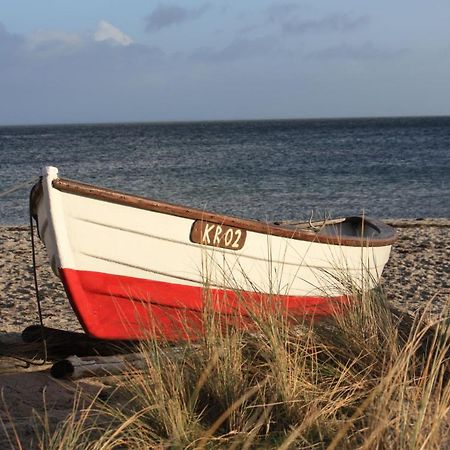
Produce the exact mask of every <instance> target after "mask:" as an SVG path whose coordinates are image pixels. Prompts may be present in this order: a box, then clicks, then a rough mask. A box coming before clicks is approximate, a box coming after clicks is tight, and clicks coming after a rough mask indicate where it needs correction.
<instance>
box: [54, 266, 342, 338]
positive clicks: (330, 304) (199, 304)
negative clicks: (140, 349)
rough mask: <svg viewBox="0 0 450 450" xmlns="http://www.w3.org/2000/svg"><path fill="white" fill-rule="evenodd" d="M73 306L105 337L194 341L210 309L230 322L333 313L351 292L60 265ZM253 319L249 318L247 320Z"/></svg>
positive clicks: (89, 326)
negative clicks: (310, 293)
mask: <svg viewBox="0 0 450 450" xmlns="http://www.w3.org/2000/svg"><path fill="white" fill-rule="evenodd" d="M60 275H61V279H62V281H63V283H64V286H65V288H66V291H67V295H68V297H69V299H70V302H71V304H72V307H73V309H74V311H75V313H76V314H77V316H78V318H79V320H80V323H81V324H82V326H83V328H84V329H85V331H86V332H87V333H89V334H90V335H92V336H95V337H98V338H102V339H142V338H145V337H152V336H156V337H161V338H164V339H169V340H180V339H188V338H189V339H191V338H195V337H196V336H198V334H199V333H202V332H203V320H202V317H203V314H204V311H205V307H207V308H210V309H211V310H212V311H215V312H217V313H220V315H221V317H222V318H223V319H224V321H225V322H227V323H231V322H232V323H233V324H237V323H238V324H243V323H244V322H246V321H247V322H249V321H251V320H250V319H249V313H251V314H259V313H261V312H262V311H274V310H279V311H282V312H287V313H289V314H292V315H294V316H304V315H314V316H320V315H328V314H331V313H333V311H336V309H337V308H339V305H342V304H344V303H347V301H348V297H347V296H344V295H343V296H339V297H325V296H324V297H305V296H288V295H271V294H262V293H258V292H246V291H234V290H220V289H211V288H208V289H207V288H203V287H199V286H188V285H183V284H174V283H167V282H161V281H153V280H146V279H141V278H134V277H126V276H122V275H112V274H107V273H101V272H92V271H81V270H74V269H60ZM245 318H247V319H245Z"/></svg>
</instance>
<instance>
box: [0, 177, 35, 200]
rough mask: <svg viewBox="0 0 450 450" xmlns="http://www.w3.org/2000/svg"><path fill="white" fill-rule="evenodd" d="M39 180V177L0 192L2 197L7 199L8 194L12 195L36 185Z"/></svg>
mask: <svg viewBox="0 0 450 450" xmlns="http://www.w3.org/2000/svg"><path fill="white" fill-rule="evenodd" d="M38 180H39V177H38V178H36V177H33V178H30V179H29V180H27V181H22V182H21V183H18V184H15V185H13V186H11V187H9V188H8V189H6V191H3V192H0V197H5V196H7V195H8V194H12V193H13V192H16V191H19V190H20V189H23V188H26V187H29V186H30V185H31V184H34V183H36V182H37V181H38Z"/></svg>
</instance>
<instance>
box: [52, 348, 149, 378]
mask: <svg viewBox="0 0 450 450" xmlns="http://www.w3.org/2000/svg"><path fill="white" fill-rule="evenodd" d="M145 367H147V362H146V359H145V357H144V356H143V355H142V354H140V353H128V354H124V355H116V356H91V357H82V358H79V357H78V356H69V357H68V358H66V359H63V360H62V361H58V362H56V363H55V364H53V366H52V368H51V370H50V373H51V375H52V376H53V377H54V378H71V379H73V380H76V379H79V378H84V377H101V376H108V375H118V374H121V373H123V372H126V371H129V370H139V369H144V368H145Z"/></svg>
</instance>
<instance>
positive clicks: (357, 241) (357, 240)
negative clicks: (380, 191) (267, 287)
mask: <svg viewBox="0 0 450 450" xmlns="http://www.w3.org/2000/svg"><path fill="white" fill-rule="evenodd" d="M39 184H40V183H39ZM53 187H54V188H55V189H57V190H59V191H61V192H65V193H67V194H73V195H79V196H82V197H87V198H91V199H95V200H100V201H105V202H109V203H115V204H118V205H123V206H128V207H132V208H138V209H143V210H147V211H154V212H159V213H163V214H169V215H173V216H178V217H184V218H187V219H193V220H203V221H208V222H213V223H216V224H220V225H225V226H230V227H236V228H241V229H244V230H247V231H252V232H255V233H263V234H269V235H272V236H279V237H283V238H289V239H297V240H304V241H310V242H319V243H326V244H332V245H343V246H352V247H360V246H369V247H382V246H387V245H392V244H393V242H395V239H396V235H395V231H394V229H393V228H391V227H389V226H387V225H385V224H384V223H382V222H380V221H377V220H375V219H368V218H366V217H364V218H362V217H359V216H356V217H350V218H347V219H346V220H345V221H346V222H350V223H352V221H353V223H355V222H356V221H359V222H361V221H363V223H362V226H363V227H370V228H372V229H374V230H375V231H376V233H377V234H376V235H375V236H371V237H370V238H368V237H361V236H349V235H339V234H335V235H327V234H325V233H323V234H321V233H320V232H316V231H314V230H305V229H303V228H302V227H295V225H294V226H292V225H291V226H287V225H286V226H283V225H275V224H270V223H265V222H259V221H257V220H250V219H240V218H236V217H232V216H227V215H222V214H216V213H212V212H206V211H203V210H200V209H195V208H188V207H185V206H180V205H175V204H171V203H166V202H161V201H157V200H152V199H148V198H145V197H141V196H135V195H130V194H125V193H123V192H119V191H114V190H111V189H106V188H101V187H98V186H94V185H90V184H85V183H80V182H78V181H73V180H68V179H64V178H57V179H55V180H53ZM33 190H34V195H32V205H31V206H32V209H33V206H34V205H35V204H36V202H37V200H38V197H39V196H40V193H39V190H40V189H39V186H37V185H35V187H34V188H33ZM342 223H343V222H342ZM330 226H333V225H330ZM322 231H323V228H322Z"/></svg>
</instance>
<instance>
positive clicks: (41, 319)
mask: <svg viewBox="0 0 450 450" xmlns="http://www.w3.org/2000/svg"><path fill="white" fill-rule="evenodd" d="M31 195H32V192H30V202H29V211H30V235H31V250H32V254H33V279H34V291H35V293H36V302H37V308H38V315H39V323H40V325H41V337H42V345H43V350H44V360H43V361H42V363H39V365H41V364H45V363H46V362H47V357H48V353H47V339H46V337H45V333H44V319H43V317H42V308H41V293H40V292H39V286H38V279H37V269H36V248H35V245H34V227H33V214H32V212H31Z"/></svg>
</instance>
